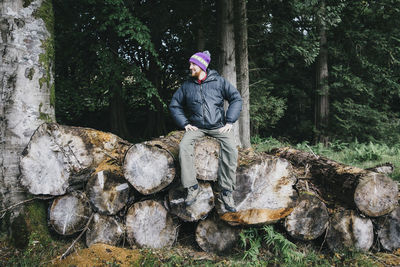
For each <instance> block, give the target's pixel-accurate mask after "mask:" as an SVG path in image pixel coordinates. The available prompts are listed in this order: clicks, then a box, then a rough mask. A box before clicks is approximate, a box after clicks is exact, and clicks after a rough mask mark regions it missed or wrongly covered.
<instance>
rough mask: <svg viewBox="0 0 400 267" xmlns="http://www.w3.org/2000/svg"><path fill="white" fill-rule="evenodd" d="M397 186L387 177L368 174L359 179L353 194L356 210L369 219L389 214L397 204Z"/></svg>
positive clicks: (378, 174) (373, 173)
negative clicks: (369, 217)
mask: <svg viewBox="0 0 400 267" xmlns="http://www.w3.org/2000/svg"><path fill="white" fill-rule="evenodd" d="M398 191H399V188H398V184H397V182H396V181H394V180H392V179H391V178H389V177H388V176H386V175H384V174H380V173H375V172H370V173H368V175H366V176H364V177H362V179H360V182H359V184H358V185H357V187H356V190H355V192H354V202H355V203H356V205H357V208H358V209H359V210H360V211H361V212H362V213H364V214H366V215H368V216H371V217H378V216H382V215H385V214H387V213H389V212H391V211H392V210H393V209H395V208H396V206H397V203H398Z"/></svg>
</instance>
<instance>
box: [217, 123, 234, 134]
mask: <svg viewBox="0 0 400 267" xmlns="http://www.w3.org/2000/svg"><path fill="white" fill-rule="evenodd" d="M232 127H233V125H232V123H227V124H225V126H224V127H221V128H219V129H218V131H219V133H228V132H230V131H231V130H232Z"/></svg>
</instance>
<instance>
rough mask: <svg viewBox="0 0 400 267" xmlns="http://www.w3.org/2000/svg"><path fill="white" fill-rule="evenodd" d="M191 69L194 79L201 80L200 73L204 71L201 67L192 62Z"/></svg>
mask: <svg viewBox="0 0 400 267" xmlns="http://www.w3.org/2000/svg"><path fill="white" fill-rule="evenodd" d="M189 69H190V71H191V74H192V77H195V78H199V76H200V73H201V71H202V69H201V68H200V67H199V66H197V65H196V64H194V63H193V62H190V66H189Z"/></svg>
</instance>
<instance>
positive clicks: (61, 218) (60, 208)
mask: <svg viewBox="0 0 400 267" xmlns="http://www.w3.org/2000/svg"><path fill="white" fill-rule="evenodd" d="M91 214H92V210H91V208H90V204H89V200H88V199H87V197H86V196H85V194H84V193H79V192H72V193H70V194H68V195H65V196H60V197H57V198H56V199H54V201H53V203H52V204H51V207H50V210H49V218H50V225H51V226H52V227H53V229H54V230H55V231H56V232H57V233H58V234H60V235H72V234H75V233H77V232H79V231H81V230H82V229H83V228H84V227H85V225H86V223H87V221H88V220H89V217H90V215H91Z"/></svg>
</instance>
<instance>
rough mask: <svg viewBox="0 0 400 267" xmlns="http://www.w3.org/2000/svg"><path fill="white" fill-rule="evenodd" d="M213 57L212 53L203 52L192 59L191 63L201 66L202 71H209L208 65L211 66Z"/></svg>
mask: <svg viewBox="0 0 400 267" xmlns="http://www.w3.org/2000/svg"><path fill="white" fill-rule="evenodd" d="M210 60H211V56H210V52H208V51H203V52H198V53H196V54H194V55H193V56H191V57H190V59H189V62H192V63H194V64H196V65H197V66H199V67H200V68H201V69H202V70H204V71H207V67H208V64H210Z"/></svg>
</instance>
